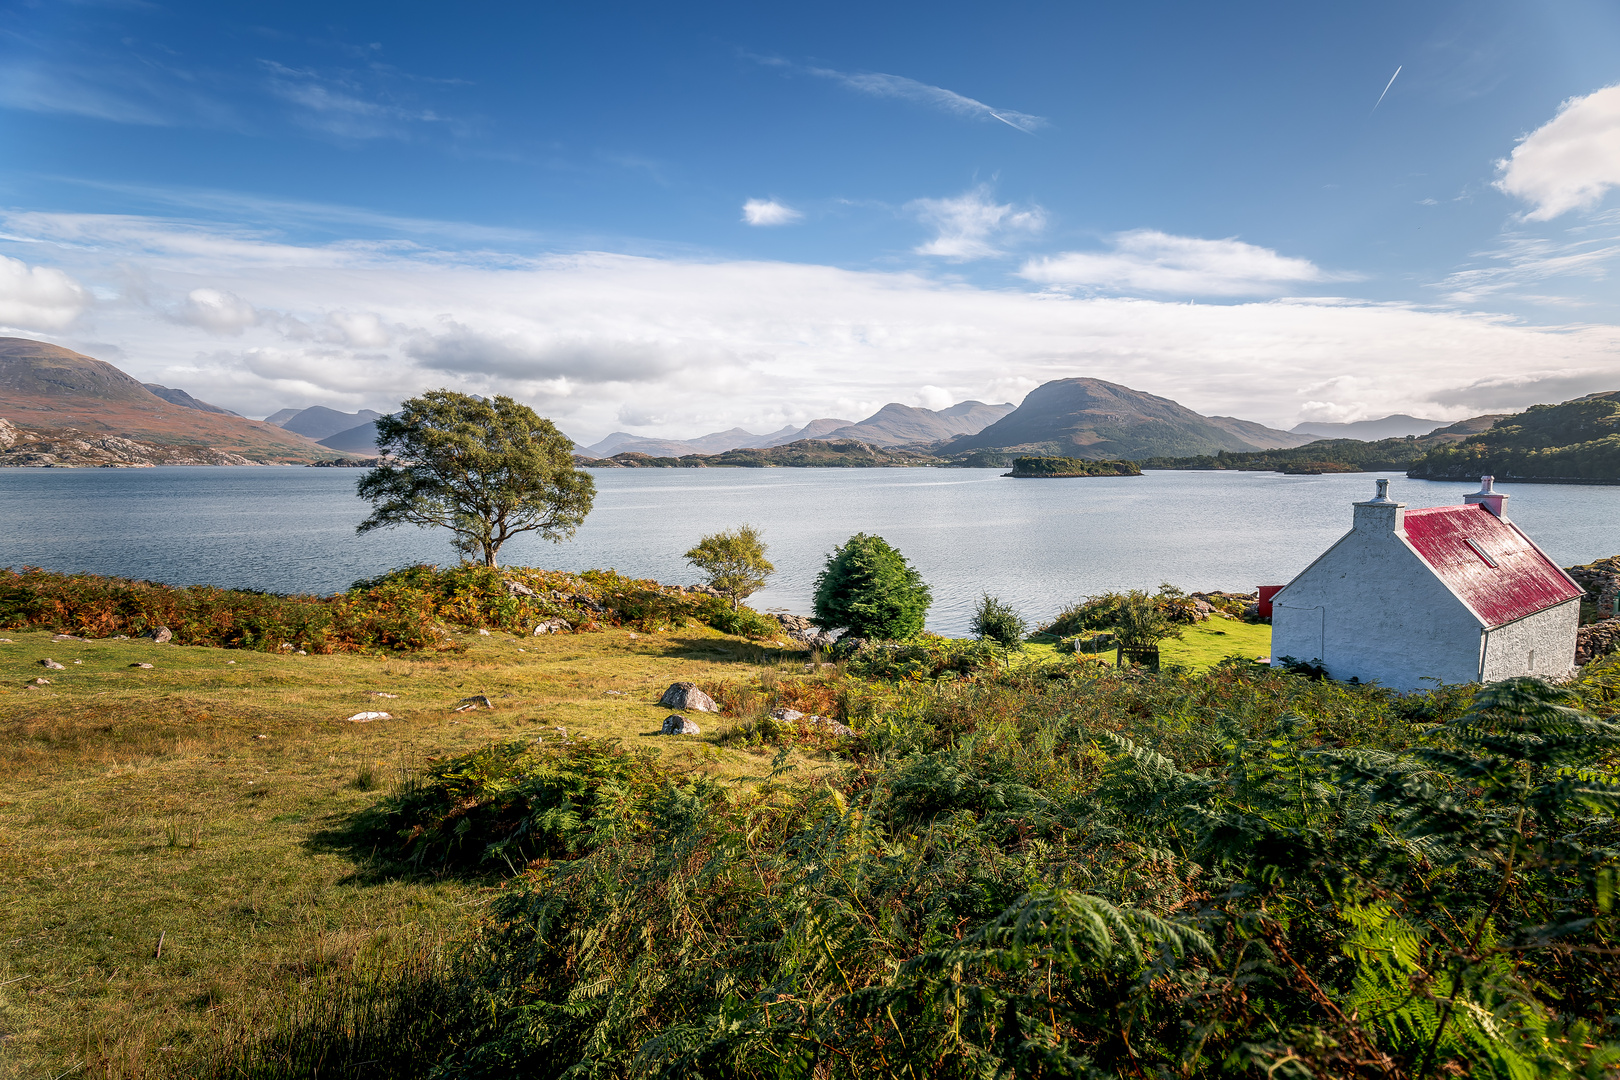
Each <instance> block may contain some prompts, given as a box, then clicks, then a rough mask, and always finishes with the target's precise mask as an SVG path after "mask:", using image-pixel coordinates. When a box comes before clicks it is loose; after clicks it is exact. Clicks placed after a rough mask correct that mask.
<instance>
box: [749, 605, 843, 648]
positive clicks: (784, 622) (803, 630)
mask: <svg viewBox="0 0 1620 1080" xmlns="http://www.w3.org/2000/svg"><path fill="white" fill-rule="evenodd" d="M765 617H766V618H767V619H773V620H775V622H776V624H777V625H778V626H780V627H781V628H782V633H784V634H786V635H787V636H788V637H789V638H790V639H791V640H792V642H793V643H794V644H796V645H799V646H801V647H802V648H805V649H830V648H832V646H833V642H834V641H835V639H834V638H833V636H832V635H831V634H829V633H827V632H826V631H825V630H822V629H820V628H819V627H817V626H816V624H815V623H813V622H811V621H810V620H809V619H808V618H806V617H805V616H803V615H786V614H782V613H780V612H770V613H768V614H767V615H766V616H765Z"/></svg>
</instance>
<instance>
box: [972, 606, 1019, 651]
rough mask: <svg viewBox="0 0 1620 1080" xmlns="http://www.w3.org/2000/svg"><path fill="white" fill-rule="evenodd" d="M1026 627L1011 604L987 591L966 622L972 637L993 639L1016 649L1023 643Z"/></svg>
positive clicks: (997, 642) (999, 643)
mask: <svg viewBox="0 0 1620 1080" xmlns="http://www.w3.org/2000/svg"><path fill="white" fill-rule="evenodd" d="M1028 628H1029V627H1028V625H1027V624H1026V623H1025V622H1024V620H1023V619H1022V618H1021V617H1020V616H1019V614H1018V612H1016V611H1014V610H1013V608H1012V605H1010V604H1004V603H1002V602H1001V601H1000V600H998V599H997V598H996V597H994V596H991V595H990V594H989V593H985V594H984V597H983V598H982V599H981V600H980V601H979V610H978V611H976V612H974V613H973V621H972V622H971V623H969V624H968V629H969V630H970V631H971V632H972V633H973V636H974V637H978V638H984V639H986V640H988V641H994V642H995V643H996V644H998V645H1004V646H1006V647H1007V648H1009V649H1016V648H1018V647H1019V646H1020V645H1022V644H1023V643H1024V632H1025V631H1026V630H1027V629H1028Z"/></svg>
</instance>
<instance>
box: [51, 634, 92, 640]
mask: <svg viewBox="0 0 1620 1080" xmlns="http://www.w3.org/2000/svg"><path fill="white" fill-rule="evenodd" d="M51 640H52V641H85V640H88V639H86V638H82V637H74V636H73V635H72V634H56V635H55V636H53V637H52V638H51Z"/></svg>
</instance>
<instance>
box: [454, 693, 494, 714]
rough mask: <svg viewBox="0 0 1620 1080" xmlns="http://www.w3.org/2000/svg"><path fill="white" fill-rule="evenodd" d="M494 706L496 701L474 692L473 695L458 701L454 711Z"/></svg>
mask: <svg viewBox="0 0 1620 1080" xmlns="http://www.w3.org/2000/svg"><path fill="white" fill-rule="evenodd" d="M494 707H495V704H494V702H492V701H490V700H489V698H488V697H486V696H484V695H483V694H474V695H473V696H472V697H464V698H462V699H461V700H460V701H458V702H456V707H455V709H454V710H453V711H455V712H466V711H468V710H469V709H493V708H494Z"/></svg>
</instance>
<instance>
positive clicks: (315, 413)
mask: <svg viewBox="0 0 1620 1080" xmlns="http://www.w3.org/2000/svg"><path fill="white" fill-rule="evenodd" d="M381 415H382V413H378V412H372V411H371V410H370V409H361V410H360V411H359V412H352V413H346V412H338V411H337V410H336V409H328V408H327V407H326V406H325V405H311V406H310V407H309V408H307V409H296V410H295V409H282V410H281V411H280V412H278V413H272V414H271V415H269V416H267V417H265V418H264V422H265V423H267V424H275V425H276V426H277V427H279V428H281V429H282V430H283V431H295V432H297V433H298V434H300V435H302V436H304V438H306V439H314V440H315V441H316V442H321V441H322V440H323V439H329V438H331V437H332V436H333V435H336V434H338V433H340V432H344V431H349V430H350V429H352V428H356V427H359V426H361V425H364V424H368V423H370V422H371V421H373V420H375V419H377V417H379V416H381Z"/></svg>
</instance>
